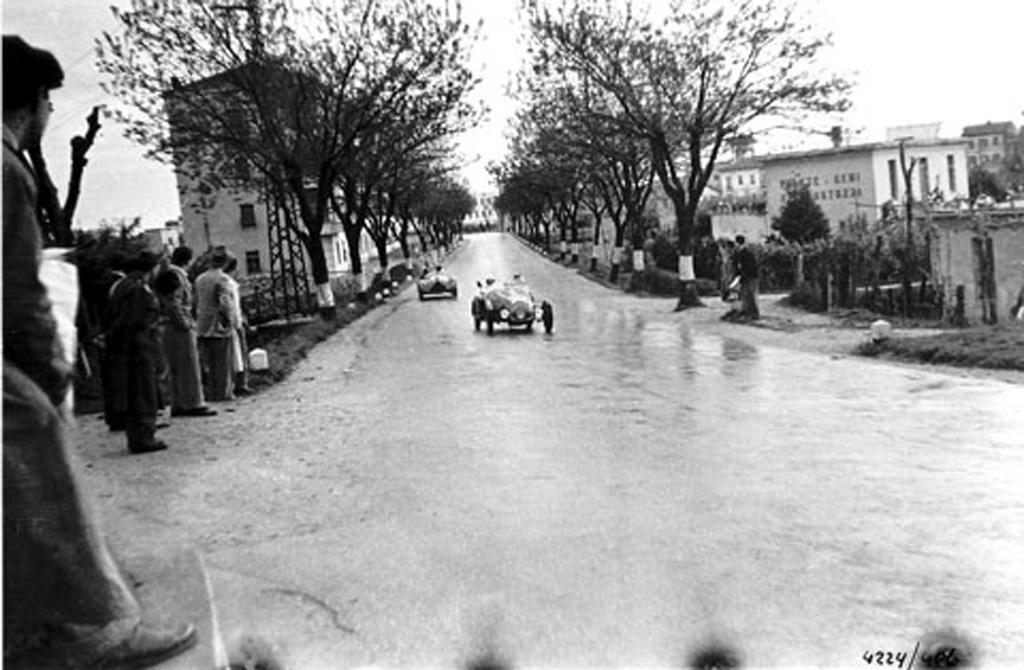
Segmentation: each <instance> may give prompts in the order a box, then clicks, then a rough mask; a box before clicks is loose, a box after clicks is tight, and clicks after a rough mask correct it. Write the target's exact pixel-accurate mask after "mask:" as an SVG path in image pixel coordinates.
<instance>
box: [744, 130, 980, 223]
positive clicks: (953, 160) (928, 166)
mask: <svg viewBox="0 0 1024 670" xmlns="http://www.w3.org/2000/svg"><path fill="white" fill-rule="evenodd" d="M906 158H907V163H908V164H909V163H910V161H911V160H912V159H913V160H914V166H913V170H912V173H911V195H912V196H913V198H914V200H915V201H916V202H921V201H922V200H929V201H931V202H944V203H945V202H951V201H956V200H958V199H966V198H967V197H968V184H967V141H966V140H962V139H935V140H909V141H907V142H906ZM761 162H762V165H763V169H764V182H765V189H766V200H767V215H768V217H769V220H770V219H771V218H773V217H776V216H778V215H779V212H780V211H781V210H782V206H783V204H784V203H785V198H786V196H787V193H788V191H789V190H790V189H792V188H794V187H797V186H800V185H804V186H807V188H808V189H809V190H810V192H811V196H812V197H813V198H814V199H815V201H816V202H817V203H818V205H819V206H821V209H822V211H823V212H824V213H825V216H826V218H828V220H829V224H830V226H831V227H832V228H833V229H835V228H837V227H838V226H839V225H840V224H841V223H842V222H845V221H848V220H851V219H854V218H857V217H859V216H864V217H866V218H867V220H868V221H875V220H877V219H879V218H880V216H881V211H882V207H883V205H885V204H886V203H896V204H898V203H902V202H904V201H905V197H906V189H905V186H904V179H903V173H902V170H901V167H900V145H899V143H898V142H878V143H872V144H861V145H854V146H844V147H833V148H831V149H820V150H814V151H802V152H796V153H786V154H776V155H771V156H763V157H762V158H761Z"/></svg>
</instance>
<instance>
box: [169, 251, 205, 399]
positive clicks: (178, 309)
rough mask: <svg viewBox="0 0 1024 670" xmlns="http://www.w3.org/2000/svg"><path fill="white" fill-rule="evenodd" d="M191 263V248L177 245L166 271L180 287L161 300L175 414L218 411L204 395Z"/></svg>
mask: <svg viewBox="0 0 1024 670" xmlns="http://www.w3.org/2000/svg"><path fill="white" fill-rule="evenodd" d="M191 262H192V250H191V249H189V248H188V247H177V248H176V249H175V250H174V251H173V252H171V265H170V267H168V269H167V270H166V271H165V272H164V273H163V274H164V275H172V276H174V277H176V278H177V281H178V288H177V289H176V290H175V291H174V292H173V293H171V294H169V295H166V296H165V297H163V298H162V299H161V308H162V310H163V314H164V318H165V319H166V325H165V326H164V342H163V344H164V353H165V355H166V357H167V369H168V373H169V375H170V396H171V397H170V402H171V416H172V417H175V416H214V415H215V414H217V410H215V409H212V408H210V407H208V406H207V405H206V400H205V399H204V398H203V383H202V373H201V371H200V368H199V349H198V344H197V342H196V320H195V317H194V316H193V311H194V305H195V302H194V300H195V299H194V294H193V291H192V282H191V281H189V278H188V271H187V270H188V265H189V263H191ZM161 276H163V275H161Z"/></svg>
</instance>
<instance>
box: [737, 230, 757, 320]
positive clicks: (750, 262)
mask: <svg viewBox="0 0 1024 670" xmlns="http://www.w3.org/2000/svg"><path fill="white" fill-rule="evenodd" d="M736 272H737V273H738V274H739V276H740V302H741V305H742V306H741V308H740V316H742V317H743V318H746V319H751V320H757V319H760V318H761V312H760V311H759V310H758V308H757V275H758V269H757V256H756V255H755V254H754V251H753V250H752V249H751V248H750V247H748V246H747V240H746V238H744V237H743V235H737V236H736Z"/></svg>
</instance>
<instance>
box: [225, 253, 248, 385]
mask: <svg viewBox="0 0 1024 670" xmlns="http://www.w3.org/2000/svg"><path fill="white" fill-rule="evenodd" d="M237 269H238V260H237V259H236V258H235V257H234V256H229V258H228V262H227V263H226V264H225V265H224V274H226V275H227V277H228V287H229V288H230V290H231V305H232V308H233V309H234V321H235V323H237V324H238V327H237V328H236V329H235V332H234V334H233V335H232V336H231V364H232V370H233V371H234V374H235V380H234V381H235V395H249V394H250V393H252V390H251V389H250V388H249V373H248V369H249V344H248V341H247V340H246V337H245V327H246V322H245V314H243V313H242V295H241V292H240V290H239V286H238V280H236V279H235V271H236V270H237Z"/></svg>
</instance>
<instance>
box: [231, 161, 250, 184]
mask: <svg viewBox="0 0 1024 670" xmlns="http://www.w3.org/2000/svg"><path fill="white" fill-rule="evenodd" d="M233 162H234V168H233V169H234V172H235V179H237V180H238V181H241V182H248V181H250V180H251V179H252V170H250V169H249V161H247V160H246V159H245V157H244V156H235V158H234V161H233Z"/></svg>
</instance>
